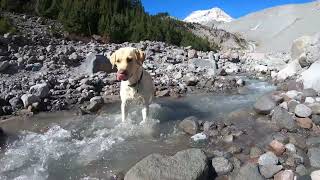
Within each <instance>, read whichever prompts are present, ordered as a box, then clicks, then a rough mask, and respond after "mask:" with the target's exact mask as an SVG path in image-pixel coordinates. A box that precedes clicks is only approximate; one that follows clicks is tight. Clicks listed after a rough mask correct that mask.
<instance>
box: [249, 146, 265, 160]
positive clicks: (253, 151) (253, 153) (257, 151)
mask: <svg viewBox="0 0 320 180" xmlns="http://www.w3.org/2000/svg"><path fill="white" fill-rule="evenodd" d="M261 154H263V151H262V149H260V148H259V147H257V146H254V147H252V148H251V149H250V158H257V157H259V156H261Z"/></svg>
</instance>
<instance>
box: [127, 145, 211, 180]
mask: <svg viewBox="0 0 320 180" xmlns="http://www.w3.org/2000/svg"><path fill="white" fill-rule="evenodd" d="M207 176H208V165H207V157H206V155H205V154H204V153H203V152H202V151H201V150H200V149H187V150H184V151H180V152H178V153H177V154H175V155H174V156H165V155H160V154H151V155H149V156H147V157H146V158H144V159H142V160H141V161H140V162H138V163H137V164H136V165H135V166H133V167H132V168H131V169H130V170H129V171H128V172H127V173H126V175H125V177H124V179H125V180H164V179H175V180H202V179H206V178H207Z"/></svg>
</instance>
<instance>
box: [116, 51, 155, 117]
mask: <svg viewBox="0 0 320 180" xmlns="http://www.w3.org/2000/svg"><path fill="white" fill-rule="evenodd" d="M144 60H145V53H144V52H143V51H141V50H138V49H136V48H132V47H126V48H121V49H118V50H117V51H116V52H114V53H113V54H112V55H111V57H110V62H111V64H112V66H116V67H117V69H118V72H117V80H119V81H121V85H120V97H121V116H122V122H126V120H127V114H128V109H127V105H128V101H135V102H138V103H142V105H143V109H142V122H141V123H145V122H147V119H148V117H149V105H150V103H151V101H152V100H153V95H154V85H153V81H152V77H151V76H150V74H149V73H148V72H147V71H146V70H145V69H144V68H143V67H142V64H143V62H144Z"/></svg>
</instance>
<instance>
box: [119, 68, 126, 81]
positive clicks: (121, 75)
mask: <svg viewBox="0 0 320 180" xmlns="http://www.w3.org/2000/svg"><path fill="white" fill-rule="evenodd" d="M117 80H118V81H126V80H128V74H127V71H125V70H119V71H118V72H117Z"/></svg>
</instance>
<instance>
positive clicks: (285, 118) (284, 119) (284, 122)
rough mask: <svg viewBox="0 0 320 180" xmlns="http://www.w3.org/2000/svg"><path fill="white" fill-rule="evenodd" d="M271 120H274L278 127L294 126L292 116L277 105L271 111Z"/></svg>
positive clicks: (292, 128) (288, 127) (287, 127)
mask: <svg viewBox="0 0 320 180" xmlns="http://www.w3.org/2000/svg"><path fill="white" fill-rule="evenodd" d="M272 121H274V122H275V123H276V124H277V125H278V126H279V127H280V128H285V129H288V130H294V129H295V127H296V124H295V122H294V119H293V116H292V115H291V114H289V113H288V111H287V110H285V109H283V108H281V107H279V106H278V107H276V108H275V109H274V111H273V114H272Z"/></svg>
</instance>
